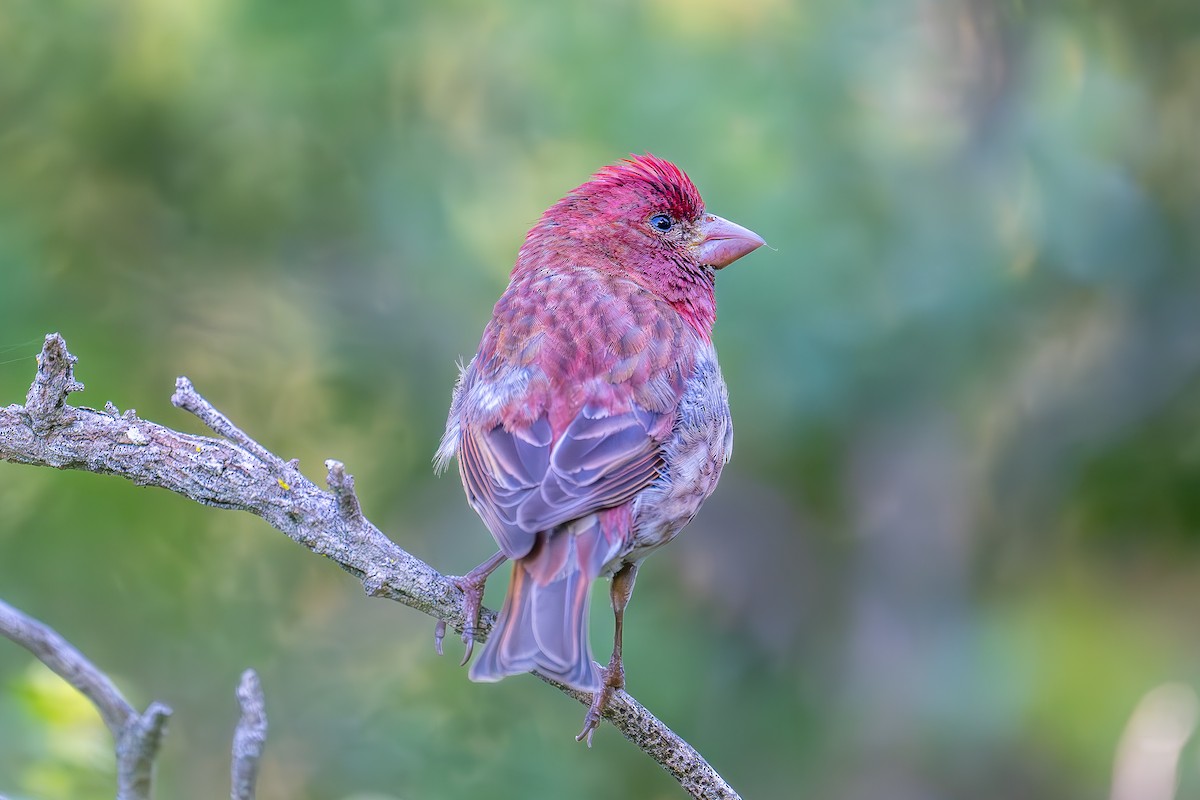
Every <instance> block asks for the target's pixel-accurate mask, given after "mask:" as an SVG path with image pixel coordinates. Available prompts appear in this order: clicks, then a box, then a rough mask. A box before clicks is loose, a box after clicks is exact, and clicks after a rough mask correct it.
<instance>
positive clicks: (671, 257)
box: [522, 153, 763, 300]
mask: <svg viewBox="0 0 1200 800" xmlns="http://www.w3.org/2000/svg"><path fill="white" fill-rule="evenodd" d="M567 242H569V243H570V247H572V248H579V249H581V250H583V251H585V252H587V253H588V254H589V255H590V256H591V258H590V259H589V261H590V262H591V263H587V264H586V266H593V267H594V266H599V264H598V263H596V262H597V261H599V262H602V263H604V264H607V265H610V266H611V267H612V268H615V269H619V270H624V271H626V272H628V273H630V275H631V277H633V278H634V279H635V280H638V281H639V282H642V283H644V284H646V285H647V286H648V288H651V289H652V290H654V291H656V292H658V293H660V294H663V295H664V297H666V299H668V300H674V299H675V298H674V297H671V296H670V295H672V294H678V293H680V292H681V291H686V290H688V289H689V287H692V286H693V285H695V284H697V283H699V284H707V287H708V288H709V289H710V290H711V285H712V270H714V269H721V268H722V267H725V266H728V265H729V264H732V263H733V262H734V261H736V260H737V259H739V258H741V257H742V256H744V255H746V254H747V253H749V252H751V251H753V250H755V249H757V248H758V247H760V246H762V244H763V240H762V238H761V237H760V236H759V235H758V234H756V233H754V232H753V231H750V230H748V229H746V228H743V227H742V226H741V225H737V224H736V223H733V222H730V221H729V220H726V219H722V218H721V217H718V216H717V215H715V214H709V213H707V212H706V211H705V208H704V201H703V200H702V199H701V198H700V193H699V192H698V191H697V190H696V187H695V185H694V184H693V183H692V181H691V180H690V179H689V178H688V176H687V175H685V174H684V172H683V170H681V169H679V167H677V166H675V165H674V164H672V163H671V162H669V161H665V160H663V159H661V158H658V157H656V156H653V155H650V154H649V153H647V154H646V155H640V156H639V155H634V156H630V157H629V158H627V159H624V160H623V161H620V162H618V163H616V164H613V165H611V166H607V167H605V168H603V169H601V170H600V171H599V172H597V173H596V174H595V175H593V176H592V177H591V179H590V180H589V181H587V182H586V183H584V184H582V185H581V186H579V187H577V188H576V189H574V190H573V191H571V192H570V193H568V194H567V196H566V197H564V198H563V199H562V200H560V201H558V202H557V203H555V204H554V205H553V206H551V207H550V208H549V210H547V211H546V213H545V214H544V215H543V216H542V219H541V221H540V222H539V223H538V224H537V226H535V227H534V229H533V230H531V231H530V233H529V238H528V239H527V240H526V246H525V248H522V254H523V256H524V255H525V254H526V250H530V251H536V250H537V249H539V248H545V247H547V246H551V247H552V248H553V249H554V250H556V251H557V250H559V248H560V247H561V246H562V244H564V243H567ZM551 243H553V244H551ZM534 254H535V253H534V252H530V253H529V255H534ZM543 255H544V254H543ZM523 260H525V259H523ZM535 260H538V261H540V260H541V259H535Z"/></svg>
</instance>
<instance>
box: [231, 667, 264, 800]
mask: <svg viewBox="0 0 1200 800" xmlns="http://www.w3.org/2000/svg"><path fill="white" fill-rule="evenodd" d="M237 699H238V705H239V706H241V709H242V713H241V716H240V717H239V718H238V724H237V729H236V730H235V731H234V733H233V763H232V766H231V767H230V777H231V779H232V780H231V782H230V785H231V788H230V790H229V797H230V800H254V783H255V781H257V780H258V763H259V760H260V759H261V758H262V752H263V745H264V744H266V741H267V709H266V702H265V701H264V700H263V692H262V684H260V683H259V681H258V673H256V672H255V671H254V670H252V669H248V670H246V671H245V672H243V673H242V680H241V683H239V684H238V688H237Z"/></svg>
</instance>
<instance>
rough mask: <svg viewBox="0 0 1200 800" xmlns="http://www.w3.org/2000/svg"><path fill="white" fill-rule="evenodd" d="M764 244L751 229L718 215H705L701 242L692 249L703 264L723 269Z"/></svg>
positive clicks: (701, 230)
mask: <svg viewBox="0 0 1200 800" xmlns="http://www.w3.org/2000/svg"><path fill="white" fill-rule="evenodd" d="M764 244H766V242H764V241H763V238H762V237H761V236H759V235H758V234H757V233H755V232H754V231H752V230H750V229H749V228H743V227H742V226H741V225H738V224H737V223H736V222H730V221H729V220H727V219H722V218H721V217H718V216H717V215H716V214H705V215H704V219H703V221H701V223H700V240H699V241H697V242H696V244H694V245H692V249H693V252H695V254H696V260H697V261H699V262H700V263H701V264H707V265H708V266H710V267H715V268H716V269H721V268H722V267H727V266H729V265H730V264H732V263H733V262H735V261H737V260H738V259H739V258H741V257H742V256H744V255H746V254H747V253H751V252H753V251H755V250H757V249H758V248H760V247H762V246H763V245H764Z"/></svg>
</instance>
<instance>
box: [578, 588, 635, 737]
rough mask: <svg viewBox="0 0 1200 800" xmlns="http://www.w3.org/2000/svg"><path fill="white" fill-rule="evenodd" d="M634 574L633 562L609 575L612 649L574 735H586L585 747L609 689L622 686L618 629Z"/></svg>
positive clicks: (608, 694)
mask: <svg viewBox="0 0 1200 800" xmlns="http://www.w3.org/2000/svg"><path fill="white" fill-rule="evenodd" d="M636 578H637V564H626V565H625V566H624V567H622V568H621V569H620V571H618V572H617V574H616V575H613V577H612V586H611V587H609V594H610V596H611V597H612V608H613V617H614V623H615V624H614V627H613V651H612V658H610V659H609V660H608V666H607V667H605V668H604V669H603V670H601V675H600V679H601V680H600V691H598V692H596V693H595V694H594V695H592V705H591V707H590V708H589V709H588V711H587V714H586V715H585V716H584V718H583V730H581V731H580V732H579V735H578V736H576V737H575V741H577V742H582V741H583V740H584V739H585V738H586V739H587V745H588V747H591V746H592V734H593V733H595V732H596V728H598V727H600V718H601V716H602V715H603V714H604V707H605V706H607V705H608V701H609V700H611V699H612V696H613V692H615V691H616V690H617V689H624V688H625V666H624V664H622V663H621V629H622V627H623V623H624V620H625V606H627V605H629V598H630V597H631V596H632V595H633V582H634V580H635V579H636Z"/></svg>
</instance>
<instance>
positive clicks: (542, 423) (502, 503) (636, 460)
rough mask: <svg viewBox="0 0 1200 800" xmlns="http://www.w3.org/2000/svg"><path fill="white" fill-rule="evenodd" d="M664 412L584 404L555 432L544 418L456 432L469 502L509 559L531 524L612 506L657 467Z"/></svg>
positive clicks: (519, 551) (528, 537)
mask: <svg viewBox="0 0 1200 800" xmlns="http://www.w3.org/2000/svg"><path fill="white" fill-rule="evenodd" d="M663 417H664V415H663V414H660V413H654V412H651V411H646V410H645V409H643V408H641V407H638V406H636V405H635V406H633V407H632V408H631V409H630V410H628V411H625V412H623V413H617V414H610V413H608V412H607V411H606V410H605V409H603V408H601V407H599V406H596V405H590V404H588V405H584V406H583V407H582V408H581V409H580V410H579V412H578V413H577V414H576V415H575V417H574V418H573V419H571V421H570V422H569V423H568V424H567V425H566V427H565V428H564V429H563V431H562V433H561V435H559V436H557V437H556V436H555V435H554V431H553V429H552V428H551V425H550V421H549V418H548V417H547V416H546V415H543V416H541V417H539V418H538V419H537V420H536V421H534V422H533V423H532V424H529V425H523V426H520V427H512V428H507V427H505V426H504V425H496V426H495V427H492V428H490V429H488V430H478V429H471V428H468V429H467V430H464V431H463V435H462V441H461V445H462V446H461V449H460V451H459V464H460V467H461V470H462V475H463V481H464V483H465V484H466V487H467V491H468V494H469V496H470V500H471V504H472V505H473V506H474V507H475V509H476V511H478V512H479V515H480V516H481V517H483V520H484V522H485V523H486V524H487V526H488V528H489V530H491V532H492V535H493V536H495V537H496V541H497V542H498V543H499V545H500V548H501V550H503V551H504V553H505V555H507V556H508V557H509V558H514V559H515V558H521V557H523V556H525V555H526V554H528V553H529V551H530V549H531V548H532V547H533V545H534V542H535V540H536V536H537V533H538V531H545V530H550V529H551V528H554V527H556V526H558V525H561V524H563V523H564V522H568V521H570V520H572V519H576V518H578V517H581V516H584V515H586V514H590V513H592V512H594V511H597V510H600V509H603V508H611V507H613V506H618V505H620V504H622V503H624V502H626V501H628V500H629V499H631V498H632V497H633V496H634V495H635V494H637V492H638V491H640V490H641V489H643V488H645V487H646V486H648V485H649V484H650V483H651V482H652V481H653V480H654V479H655V477H656V476H657V475H658V473H659V470H660V469H661V467H662V452H661V449H660V448H661V434H659V433H658V431H661V430H662V429H663V427H664V426H663V425H662V424H661V423H662V421H663Z"/></svg>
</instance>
